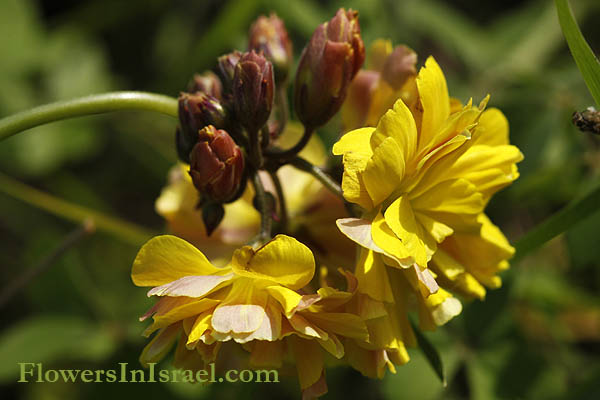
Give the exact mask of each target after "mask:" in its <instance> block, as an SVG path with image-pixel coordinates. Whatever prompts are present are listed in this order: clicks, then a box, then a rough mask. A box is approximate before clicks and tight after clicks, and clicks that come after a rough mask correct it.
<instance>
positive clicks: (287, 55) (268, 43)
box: [248, 14, 293, 85]
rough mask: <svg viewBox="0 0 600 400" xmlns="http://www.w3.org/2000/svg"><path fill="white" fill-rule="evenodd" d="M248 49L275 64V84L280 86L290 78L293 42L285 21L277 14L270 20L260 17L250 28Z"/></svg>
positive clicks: (271, 16)
mask: <svg viewBox="0 0 600 400" xmlns="http://www.w3.org/2000/svg"><path fill="white" fill-rule="evenodd" d="M249 36H250V38H249V42H248V49H249V50H254V51H256V52H257V53H260V52H261V51H262V52H263V53H264V55H265V57H266V58H267V60H269V61H270V62H271V63H272V64H273V69H274V73H275V84H276V85H280V84H282V83H283V82H285V80H286V79H287V77H288V74H289V70H290V66H291V64H292V59H293V53H292V42H291V40H290V39H289V37H288V33H287V30H286V29H285V25H284V24H283V21H282V20H281V19H280V18H279V17H278V16H277V15H275V14H271V15H270V16H269V17H268V18H267V17H265V16H264V15H262V16H260V17H258V19H257V20H256V21H254V23H253V24H252V26H251V27H250V35H249Z"/></svg>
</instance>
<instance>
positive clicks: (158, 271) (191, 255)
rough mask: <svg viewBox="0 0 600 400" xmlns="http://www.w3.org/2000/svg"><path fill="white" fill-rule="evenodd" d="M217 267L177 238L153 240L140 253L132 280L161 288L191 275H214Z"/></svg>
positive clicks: (139, 283)
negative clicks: (160, 286)
mask: <svg viewBox="0 0 600 400" xmlns="http://www.w3.org/2000/svg"><path fill="white" fill-rule="evenodd" d="M219 271H220V270H219V269H218V268H215V267H214V266H213V265H212V264H211V263H210V262H209V261H208V260H207V259H206V257H205V256H204V254H202V252H200V250H198V249H197V248H195V247H194V246H192V245H191V244H189V243H188V242H186V241H185V240H183V239H179V238H178V237H175V236H170V235H164V236H157V237H155V238H152V239H150V240H149V241H148V242H147V243H146V244H144V246H143V247H142V248H141V249H140V251H139V252H138V254H137V256H136V258H135V261H134V262H133V269H132V271H131V279H132V280H133V283H134V284H136V285H137V286H159V285H164V284H166V283H170V282H173V281H175V280H177V279H179V278H183V277H184V276H190V275H212V274H215V273H217V272H219Z"/></svg>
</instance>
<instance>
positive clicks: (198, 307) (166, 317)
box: [144, 299, 220, 336]
mask: <svg viewBox="0 0 600 400" xmlns="http://www.w3.org/2000/svg"><path fill="white" fill-rule="evenodd" d="M219 303H220V302H219V301H218V300H213V299H202V300H198V301H193V302H190V303H185V304H183V305H180V306H178V307H174V308H173V309H171V310H169V311H167V312H165V313H164V314H160V315H159V314H156V315H154V323H153V324H152V325H150V326H149V327H148V328H147V329H146V330H145V331H144V335H146V336H148V335H150V334H151V333H152V332H154V331H155V330H157V329H160V328H163V327H165V326H168V325H171V324H173V323H175V322H177V321H181V320H183V319H185V318H188V317H191V316H193V315H198V314H200V313H202V312H204V311H206V310H208V309H211V308H214V307H216V306H217V305H218V304H219Z"/></svg>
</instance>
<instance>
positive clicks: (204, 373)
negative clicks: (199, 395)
mask: <svg viewBox="0 0 600 400" xmlns="http://www.w3.org/2000/svg"><path fill="white" fill-rule="evenodd" d="M18 364H19V380H18V381H17V382H19V383H30V382H40V383H41V382H50V383H54V382H59V381H60V382H84V383H92V382H94V383H96V382H108V383H112V382H120V383H153V382H190V383H195V382H200V383H208V382H210V383H215V382H244V383H248V382H266V383H278V382H279V373H278V371H277V370H273V369H271V370H266V369H257V370H251V369H243V370H235V369H230V370H227V371H225V373H224V374H223V376H220V377H217V376H216V371H215V364H214V363H210V364H208V366H209V368H208V369H200V370H197V371H193V370H189V369H183V370H171V369H157V368H156V363H149V364H148V369H147V370H144V369H128V363H125V362H123V363H119V367H118V368H114V369H97V370H92V369H44V367H43V365H42V363H32V362H22V363H18Z"/></svg>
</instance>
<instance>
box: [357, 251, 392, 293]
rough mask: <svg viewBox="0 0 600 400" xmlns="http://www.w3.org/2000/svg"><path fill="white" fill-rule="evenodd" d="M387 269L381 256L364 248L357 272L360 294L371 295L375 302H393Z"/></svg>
mask: <svg viewBox="0 0 600 400" xmlns="http://www.w3.org/2000/svg"><path fill="white" fill-rule="evenodd" d="M386 268H387V267H386V266H385V265H384V263H383V260H382V258H381V255H379V254H376V253H375V252H374V251H373V250H369V249H365V248H362V249H361V251H360V257H359V260H358V262H357V264H356V270H355V274H356V279H358V285H359V290H360V292H361V293H365V294H367V295H369V297H371V298H372V299H374V300H379V301H386V302H388V303H391V302H393V301H394V298H393V295H392V288H391V287H390V282H389V277H388V275H387V271H386Z"/></svg>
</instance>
